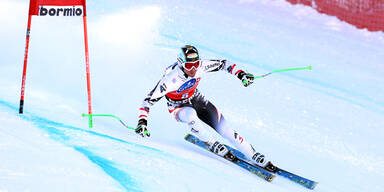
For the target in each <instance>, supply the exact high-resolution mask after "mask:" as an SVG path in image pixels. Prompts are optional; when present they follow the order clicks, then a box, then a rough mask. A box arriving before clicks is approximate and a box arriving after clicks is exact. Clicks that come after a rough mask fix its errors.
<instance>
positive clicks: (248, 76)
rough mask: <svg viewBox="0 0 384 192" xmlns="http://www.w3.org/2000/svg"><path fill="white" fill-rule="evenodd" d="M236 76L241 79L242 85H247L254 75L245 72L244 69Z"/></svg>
mask: <svg viewBox="0 0 384 192" xmlns="http://www.w3.org/2000/svg"><path fill="white" fill-rule="evenodd" d="M238 77H239V79H240V80H241V82H242V83H243V85H244V87H248V86H249V85H250V84H252V83H253V81H254V80H255V76H253V75H252V74H251V73H247V72H244V71H241V72H240V73H239V75H238Z"/></svg>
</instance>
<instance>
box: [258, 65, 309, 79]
mask: <svg viewBox="0 0 384 192" xmlns="http://www.w3.org/2000/svg"><path fill="white" fill-rule="evenodd" d="M305 69H308V70H312V66H308V67H299V68H289V69H279V70H274V71H271V72H269V73H266V74H264V75H259V76H255V79H258V78H263V77H266V76H268V75H271V74H273V73H279V72H284V71H295V70H305Z"/></svg>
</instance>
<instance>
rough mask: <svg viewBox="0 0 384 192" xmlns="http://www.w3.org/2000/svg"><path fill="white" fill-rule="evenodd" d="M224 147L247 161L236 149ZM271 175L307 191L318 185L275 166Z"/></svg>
mask: <svg viewBox="0 0 384 192" xmlns="http://www.w3.org/2000/svg"><path fill="white" fill-rule="evenodd" d="M226 147H227V148H228V150H230V151H232V153H233V155H235V156H237V157H238V158H239V159H243V160H244V161H246V160H245V159H247V158H246V157H245V156H244V154H243V153H241V152H240V151H238V150H236V149H233V148H232V147H230V146H227V145H226ZM254 166H257V165H254ZM258 167H259V166H258ZM259 168H261V169H264V168H262V167H259ZM272 173H276V174H277V175H280V176H282V177H285V178H287V179H289V180H291V181H293V182H295V183H297V184H299V185H301V186H303V187H306V188H308V189H314V188H315V187H316V185H317V184H318V183H317V182H316V181H312V180H310V179H307V178H304V177H301V176H299V175H296V174H293V173H291V172H288V171H286V170H284V169H281V168H279V167H276V166H275V171H273V172H272Z"/></svg>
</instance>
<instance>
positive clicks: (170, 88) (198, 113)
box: [135, 45, 273, 170]
mask: <svg viewBox="0 0 384 192" xmlns="http://www.w3.org/2000/svg"><path fill="white" fill-rule="evenodd" d="M217 71H227V72H228V73H230V74H232V75H234V76H236V77H237V78H239V79H240V80H241V81H242V83H243V85H244V86H245V87H247V86H249V85H250V84H252V83H253V80H254V76H253V75H252V74H250V73H247V72H245V71H244V70H242V69H240V68H239V67H238V66H237V65H236V64H233V63H231V62H229V61H227V60H200V57H199V53H198V51H197V49H196V48H195V47H194V46H190V45H185V46H184V47H182V48H181V52H180V54H179V55H178V57H177V62H176V63H174V64H173V65H171V66H169V67H168V68H167V69H166V70H165V73H164V75H163V77H162V79H161V80H160V81H159V82H158V83H157V85H156V86H155V88H154V89H153V90H152V91H151V92H150V93H149V94H148V96H147V97H146V98H145V99H144V101H143V104H142V106H141V107H140V109H139V122H138V125H137V128H136V129H135V132H136V133H137V134H140V135H141V136H143V137H149V136H150V134H149V132H148V128H147V118H148V114H149V109H150V107H151V106H153V105H154V104H155V103H156V102H158V101H159V100H160V99H161V98H162V97H164V96H165V98H166V99H167V100H168V102H167V104H168V110H169V112H170V113H171V114H172V115H173V116H174V117H175V119H176V120H177V121H179V122H182V123H186V124H187V125H188V126H189V128H190V129H191V132H192V133H193V134H195V135H196V136H197V137H198V138H199V139H201V140H203V141H206V143H207V145H208V146H209V148H210V149H211V151H213V152H214V153H216V154H218V155H220V156H225V155H226V154H227V153H228V152H229V150H228V149H227V148H226V147H225V146H224V145H222V144H221V143H220V142H218V141H216V140H215V139H214V138H213V137H212V136H211V135H210V134H208V133H207V132H206V130H205V129H204V127H203V123H202V122H204V123H206V124H207V125H209V126H210V127H212V128H213V129H214V130H215V131H216V132H218V133H219V134H220V135H221V136H222V137H224V138H225V139H227V140H228V141H230V142H231V143H232V144H233V145H234V146H235V147H236V148H237V149H238V150H239V151H240V152H242V153H243V154H244V155H245V156H246V157H247V158H248V159H249V160H250V161H251V162H253V163H254V164H256V165H259V166H261V167H264V168H266V169H267V170H268V168H269V167H271V168H272V167H273V165H272V164H271V163H270V162H269V161H268V160H267V159H266V157H265V156H264V155H262V154H261V153H259V152H256V151H255V149H254V148H253V147H252V146H251V145H250V144H249V143H248V142H247V141H246V140H245V139H244V138H243V137H242V136H240V134H239V133H237V132H236V131H234V130H232V129H231V128H230V127H229V126H228V125H227V123H226V120H225V119H224V116H223V115H222V114H221V113H219V111H218V110H217V108H216V107H215V106H214V105H213V104H212V103H211V102H210V101H208V100H207V99H205V97H204V96H203V94H202V93H200V92H199V90H198V89H197V86H198V84H199V81H200V78H201V77H202V75H203V74H205V73H208V72H217Z"/></svg>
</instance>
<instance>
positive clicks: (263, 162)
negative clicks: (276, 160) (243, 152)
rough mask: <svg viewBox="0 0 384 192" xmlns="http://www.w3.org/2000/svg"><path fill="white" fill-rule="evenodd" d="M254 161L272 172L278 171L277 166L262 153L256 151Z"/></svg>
mask: <svg viewBox="0 0 384 192" xmlns="http://www.w3.org/2000/svg"><path fill="white" fill-rule="evenodd" d="M252 160H253V163H254V164H256V165H258V166H260V167H262V168H264V169H266V170H267V171H270V172H276V171H277V168H276V166H274V165H273V164H272V163H271V162H270V161H268V160H267V159H266V158H265V156H264V155H263V154H261V153H257V152H256V153H255V154H254V155H253V156H252Z"/></svg>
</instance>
